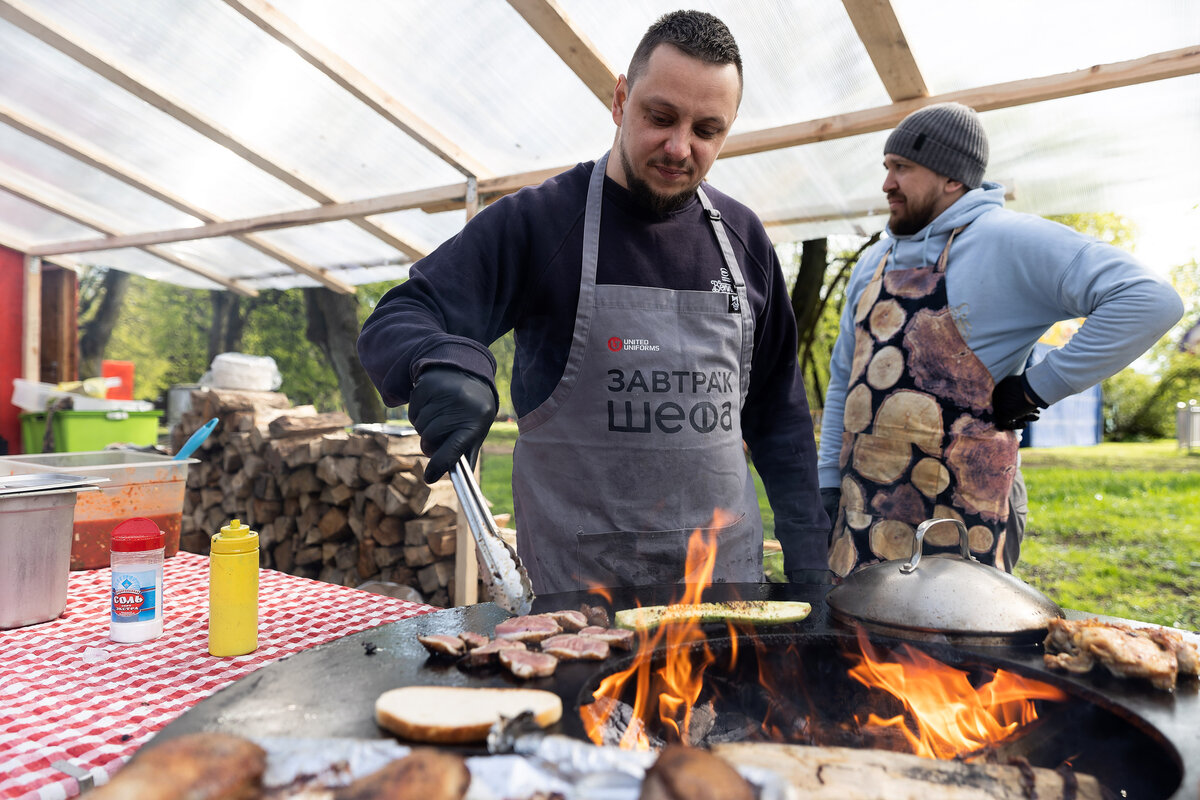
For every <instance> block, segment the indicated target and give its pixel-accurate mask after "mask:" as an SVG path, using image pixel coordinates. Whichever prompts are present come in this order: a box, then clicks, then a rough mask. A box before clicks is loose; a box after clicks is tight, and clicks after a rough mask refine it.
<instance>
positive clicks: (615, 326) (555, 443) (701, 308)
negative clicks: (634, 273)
mask: <svg viewBox="0 0 1200 800" xmlns="http://www.w3.org/2000/svg"><path fill="white" fill-rule="evenodd" d="M607 160H608V156H607V155H605V156H604V157H603V158H601V159H600V161H599V162H597V164H596V166H595V167H594V168H593V170H592V176H591V180H590V182H589V185H588V195H587V208H586V212H585V217H584V229H583V231H584V232H583V266H582V269H581V272H580V278H579V305H578V308H577V309H576V317H575V331H574V337H573V339H572V342H571V352H570V355H569V356H568V359H567V365H566V368H565V369H564V370H563V376H562V379H561V380H560V381H559V383H558V385H557V386H556V387H555V389H554V391H553V392H552V393H551V395H550V397H548V398H547V399H546V401H545V402H544V403H542V404H541V405H540V406H538V407H537V408H535V409H534V410H533V411H531V412H529V413H528V414H526V415H525V416H523V417H521V418H520V419H519V420H518V421H517V424H518V430H519V432H520V435H519V436H518V438H517V444H516V448H515V450H514V452H513V479H512V482H513V503H514V511H515V515H516V523H517V528H518V535H517V549H518V553H519V554H520V556H521V560H522V561H523V562H524V563H525V565H526V567H527V568H528V570H529V576H530V579H531V580H532V582H533V586H534V589H535V590H536V591H537V592H539V593H546V592H562V591H575V590H578V589H588V588H592V587H595V586H644V585H649V584H656V583H675V582H681V581H686V580H688V579H689V578H690V579H692V580H693V581H694V580H695V579H696V576H695V575H694V574H693V575H691V576H689V575H687V574H685V573H686V572H687V570H686V568H685V560H686V556H687V549H688V539H689V537H690V536H691V535H692V533H693V531H695V530H697V529H699V530H701V531H702V532H704V533H705V534H706V535H708V536H715V542H716V545H717V555H716V560H715V565H714V570H713V580H714V581H717V582H721V581H730V582H734V581H750V582H759V581H761V580H762V519H761V517H760V515H759V511H758V499H757V496H756V493H755V489H754V482H753V480H752V479H751V477H750V471H749V466H748V464H747V462H746V456H745V451H744V449H743V446H742V428H741V409H742V404H743V402H744V400H745V397H746V390H747V387H748V385H749V378H750V359H751V352H752V350H753V346H754V317H753V315H752V314H751V312H750V308H749V304H748V303H747V302H746V291H745V282H744V281H743V279H742V273H741V269H740V268H739V267H738V263H737V260H736V259H735V258H734V255H733V249H732V247H730V244H729V239H728V237H727V236H726V233H725V229H724V226H723V225H722V224H721V222H720V213H719V212H717V211H715V210H713V209H712V205H711V203H709V201H708V198H707V197H706V196H705V195H704V192H703V191H701V190H697V194H698V195H699V198H700V202H701V203H702V204H703V207H704V209H705V213H706V214H707V216H708V218H709V220H710V221H711V222H712V226H713V231H714V233H715V236H716V239H717V244H718V245H719V246H720V249H721V251H722V254H723V256H724V260H725V268H724V269H722V270H721V272H722V274H721V275H719V276H717V275H714V276H713V278H714V280H713V290H712V291H711V292H703V291H674V290H670V289H659V288H650V287H639V286H605V285H602V286H597V285H596V267H597V262H598V253H599V246H600V210H601V205H602V200H603V192H604V169H605V164H606V163H607Z"/></svg>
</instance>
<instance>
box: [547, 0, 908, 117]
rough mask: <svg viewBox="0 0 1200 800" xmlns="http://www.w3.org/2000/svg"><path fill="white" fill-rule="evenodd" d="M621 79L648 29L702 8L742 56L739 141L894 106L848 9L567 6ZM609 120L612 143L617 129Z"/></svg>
mask: <svg viewBox="0 0 1200 800" xmlns="http://www.w3.org/2000/svg"><path fill="white" fill-rule="evenodd" d="M560 5H561V6H562V7H563V8H564V10H565V11H566V12H567V15H568V16H569V17H570V18H572V19H574V20H575V21H576V23H577V24H578V25H579V26H580V27H581V28H583V29H584V30H585V31H586V32H587V35H588V37H589V38H591V39H592V41H593V43H594V44H595V45H596V46H597V48H599V50H600V51H601V52H602V53H604V55H605V57H606V58H607V59H608V61H609V64H610V65H611V66H612V68H613V70H614V71H615V72H616V73H617V74H623V73H624V72H625V71H626V70H627V69H628V67H629V59H630V57H631V56H632V55H633V51H634V49H635V48H636V47H637V43H638V41H639V40H640V39H641V38H642V34H643V33H644V32H645V30H646V28H648V27H649V26H650V24H651V23H653V22H654V21H655V20H656V19H658V18H659V17H660V16H662V15H663V14H666V13H668V12H670V11H674V10H676V9H678V8H681V7H682V8H694V9H697V10H700V11H707V12H709V13H711V14H714V15H716V16H718V17H720V18H721V19H722V20H723V21H724V22H725V24H726V25H728V26H729V30H730V32H731V33H732V34H733V36H734V38H735V39H737V42H738V49H739V50H740V51H741V54H742V73H743V84H744V85H743V95H742V105H741V108H740V109H739V110H738V119H737V121H736V122H735V123H734V127H733V130H732V133H734V134H737V133H744V132H747V131H753V130H759V129H761V128H769V127H774V126H776V125H785V124H789V123H793V122H801V121H804V120H808V119H815V118H819V117H826V116H830V115H832V114H840V113H844V112H847V111H854V110H857V109H860V108H871V107H874V106H880V105H887V104H888V103H889V102H890V101H889V100H888V96H887V93H886V92H885V91H884V89H883V84H882V82H881V81H880V80H879V78H878V76H877V75H876V73H875V70H874V68H873V67H872V66H871V62H870V60H869V59H868V58H867V54H866V50H865V49H864V48H863V45H862V43H861V42H860V41H859V39H858V35H857V34H856V33H855V32H854V26H853V25H852V24H851V22H850V18H849V17H848V16H847V15H846V11H845V9H844V8H843V6H842V4H841V2H809V3H803V4H796V3H769V2H751V3H747V2H740V3H734V2H728V1H726V2H721V1H719V0H703V1H701V2H689V3H685V4H682V5H681V4H680V3H678V2H672V0H610V1H609V2H603V3H597V2H592V0H560ZM608 119H609V138H610V139H611V135H612V133H613V132H614V131H615V129H614V128H613V126H612V120H611V118H608Z"/></svg>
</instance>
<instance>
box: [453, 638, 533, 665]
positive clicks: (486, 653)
mask: <svg viewBox="0 0 1200 800" xmlns="http://www.w3.org/2000/svg"><path fill="white" fill-rule="evenodd" d="M510 648H512V649H515V650H524V649H525V643H524V642H515V641H512V640H511V639H494V640H492V641H490V642H488V643H487V644H484V645H480V646H479V647H476V648H474V649H472V650H468V651H467V654H466V655H465V656H463V657H462V660H461V661H459V663H460V664H462V665H463V666H464V667H483V666H486V665H488V664H495V663H496V656H497V655H498V654H499V652H500V651H501V650H507V649H510Z"/></svg>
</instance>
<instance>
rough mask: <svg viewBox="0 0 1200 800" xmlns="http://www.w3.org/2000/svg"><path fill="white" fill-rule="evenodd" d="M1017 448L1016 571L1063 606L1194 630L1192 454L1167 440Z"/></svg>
mask: <svg viewBox="0 0 1200 800" xmlns="http://www.w3.org/2000/svg"><path fill="white" fill-rule="evenodd" d="M1021 453H1022V467H1021V470H1022V472H1023V473H1024V474H1025V482H1026V484H1027V485H1028V487H1029V522H1028V527H1027V530H1026V534H1025V543H1024V545H1023V547H1022V551H1021V561H1020V562H1019V563H1018V564H1017V568H1016V575H1017V577H1019V578H1021V579H1022V580H1024V581H1026V582H1027V583H1029V584H1031V585H1033V586H1035V587H1036V588H1038V589H1040V590H1041V591H1042V592H1043V593H1045V594H1046V595H1047V596H1049V597H1051V598H1053V599H1054V600H1055V601H1057V602H1058V604H1059V605H1061V606H1063V607H1066V608H1074V609H1078V610H1080V611H1085V612H1089V613H1095V614H1110V615H1113V616H1119V617H1129V618H1133V619H1140V620H1146V621H1148V622H1156V623H1159V624H1162V625H1171V626H1174V627H1180V628H1188V629H1191V630H1196V629H1200V454H1192V455H1189V454H1187V453H1185V452H1183V451H1179V450H1177V449H1176V448H1175V444H1174V443H1173V442H1152V443H1147V444H1102V445H1100V446H1098V447H1087V448H1084V447H1063V448H1050V449H1045V450H1038V449H1030V450H1022V451H1021Z"/></svg>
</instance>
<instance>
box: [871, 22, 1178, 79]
mask: <svg viewBox="0 0 1200 800" xmlns="http://www.w3.org/2000/svg"><path fill="white" fill-rule="evenodd" d="M891 2H892V7H893V8H894V9H895V11H896V17H897V19H898V20H899V22H900V27H901V28H902V29H903V30H904V36H905V39H907V41H908V44H909V48H910V49H911V50H912V52H913V57H914V58H915V59H916V62H917V66H918V67H919V68H920V69H921V72H922V74H924V76H925V82H926V84H927V85H928V87H929V91H930V93H931V94H934V95H937V94H943V93H945V92H953V91H958V90H960V89H969V88H972V87H975V86H987V85H990V84H994V83H1003V82H1006V81H1014V80H1021V79H1024V78H1037V77H1042V76H1044V75H1055V74H1058V73H1063V72H1074V71H1075V70H1080V69H1087V68H1089V67H1092V66H1094V65H1096V64H1109V63H1113V62H1117V61H1128V60H1132V59H1137V58H1142V57H1144V56H1148V55H1151V54H1153V53H1158V52H1164V51H1167V50H1175V49H1178V48H1181V47H1191V46H1194V45H1196V44H1198V43H1200V3H1196V2H1194V0H1141V2H1129V0H1058V2H1045V0H1003V2H990V3H980V2H974V3H936V4H933V3H930V2H928V0H891Z"/></svg>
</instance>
